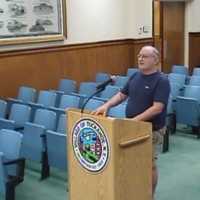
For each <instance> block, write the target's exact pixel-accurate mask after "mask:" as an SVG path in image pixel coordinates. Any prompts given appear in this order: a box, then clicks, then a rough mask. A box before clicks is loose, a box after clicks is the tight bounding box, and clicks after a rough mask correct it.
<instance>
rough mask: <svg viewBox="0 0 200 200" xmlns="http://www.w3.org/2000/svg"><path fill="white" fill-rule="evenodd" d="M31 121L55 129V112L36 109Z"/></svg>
mask: <svg viewBox="0 0 200 200" xmlns="http://www.w3.org/2000/svg"><path fill="white" fill-rule="evenodd" d="M33 123H35V124H39V125H43V126H44V127H45V128H46V129H48V130H55V126H56V113H55V112H53V111H50V110H45V109H37V110H36V113H35V118H34V121H33Z"/></svg>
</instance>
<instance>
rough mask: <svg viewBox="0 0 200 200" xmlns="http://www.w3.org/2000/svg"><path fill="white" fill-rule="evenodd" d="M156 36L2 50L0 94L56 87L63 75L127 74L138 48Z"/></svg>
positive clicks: (79, 77)
mask: <svg viewBox="0 0 200 200" xmlns="http://www.w3.org/2000/svg"><path fill="white" fill-rule="evenodd" d="M152 44H153V39H152V38H149V39H143V40H142V39H140V40H132V39H127V40H116V41H106V42H98V43H89V44H80V45H66V46H57V47H49V48H42V49H35V50H21V51H13V52H4V53H0V96H1V97H15V96H16V95H17V92H18V88H19V86H21V85H27V86H32V87H34V88H36V89H38V90H41V89H49V88H52V89H54V88H57V86H58V82H59V80H60V79H61V78H70V79H74V80H76V81H77V82H78V83H79V82H81V81H93V80H94V79H95V74H96V73H97V72H108V73H111V74H125V73H126V70H127V68H128V67H130V66H134V65H137V57H136V55H137V53H138V50H139V49H140V48H141V47H142V46H144V45H152Z"/></svg>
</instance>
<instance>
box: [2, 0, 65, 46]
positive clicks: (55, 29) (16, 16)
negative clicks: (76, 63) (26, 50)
mask: <svg viewBox="0 0 200 200" xmlns="http://www.w3.org/2000/svg"><path fill="white" fill-rule="evenodd" d="M1 1H2V2H1V5H0V46H1V45H9V44H25V43H36V42H48V41H59V40H64V39H65V38H66V37H67V28H66V26H67V24H66V0H21V1H18V0H1Z"/></svg>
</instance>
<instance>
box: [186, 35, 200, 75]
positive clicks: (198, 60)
mask: <svg viewBox="0 0 200 200" xmlns="http://www.w3.org/2000/svg"><path fill="white" fill-rule="evenodd" d="M199 52H200V32H199V33H189V69H190V72H192V70H193V68H194V67H196V66H199V65H200V53H199Z"/></svg>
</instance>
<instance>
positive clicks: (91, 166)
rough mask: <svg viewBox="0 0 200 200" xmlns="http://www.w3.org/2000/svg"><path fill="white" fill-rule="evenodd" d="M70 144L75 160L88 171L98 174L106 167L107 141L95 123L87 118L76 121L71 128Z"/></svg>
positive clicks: (107, 156) (107, 155)
mask: <svg viewBox="0 0 200 200" xmlns="http://www.w3.org/2000/svg"><path fill="white" fill-rule="evenodd" d="M72 144H73V150H74V153H75V156H76V158H77V160H78V161H79V163H80V164H81V166H82V167H84V168H85V169H87V170H88V171H90V172H99V171H101V170H102V169H103V168H104V167H105V166H106V164H107V161H108V158H109V144H108V139H107V137H106V135H105V132H104V131H103V129H102V127H101V126H100V125H99V124H98V123H97V122H96V121H94V120H92V119H89V118H85V119H81V120H80V121H78V122H77V123H76V124H75V126H74V128H73V132H72Z"/></svg>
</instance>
